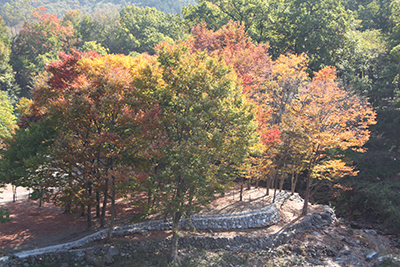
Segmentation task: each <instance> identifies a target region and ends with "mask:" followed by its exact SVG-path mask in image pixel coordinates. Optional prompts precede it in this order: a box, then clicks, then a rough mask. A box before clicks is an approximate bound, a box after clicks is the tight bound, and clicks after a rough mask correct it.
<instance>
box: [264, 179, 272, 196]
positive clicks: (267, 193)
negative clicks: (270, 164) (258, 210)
mask: <svg viewBox="0 0 400 267" xmlns="http://www.w3.org/2000/svg"><path fill="white" fill-rule="evenodd" d="M270 180H271V178H270V176H269V175H268V176H267V192H266V193H265V195H267V196H269V184H270V182H271V181H270Z"/></svg>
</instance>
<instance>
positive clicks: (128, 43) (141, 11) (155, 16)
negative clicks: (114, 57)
mask: <svg viewBox="0 0 400 267" xmlns="http://www.w3.org/2000/svg"><path fill="white" fill-rule="evenodd" d="M120 16H121V20H120V23H121V27H120V30H119V43H120V45H119V47H118V49H119V50H117V51H115V52H118V53H124V54H129V53H130V52H137V53H143V52H147V53H149V54H154V53H155V50H154V48H155V46H156V45H157V44H158V43H160V42H161V41H169V42H172V41H173V40H178V39H182V38H183V37H184V34H185V30H184V26H183V23H182V20H181V19H180V17H179V16H174V15H172V14H165V13H163V12H161V11H158V10H157V9H155V8H150V7H142V8H140V7H136V6H126V7H124V8H123V9H122V10H121V12H120ZM111 52H113V51H111Z"/></svg>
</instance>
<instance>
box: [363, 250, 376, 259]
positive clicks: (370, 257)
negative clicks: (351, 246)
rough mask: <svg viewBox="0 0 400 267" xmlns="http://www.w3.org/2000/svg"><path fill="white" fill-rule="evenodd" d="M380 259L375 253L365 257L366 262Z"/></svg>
mask: <svg viewBox="0 0 400 267" xmlns="http://www.w3.org/2000/svg"><path fill="white" fill-rule="evenodd" d="M376 258H378V252H376V251H373V252H371V253H368V254H367V256H365V260H366V261H372V260H374V259H376Z"/></svg>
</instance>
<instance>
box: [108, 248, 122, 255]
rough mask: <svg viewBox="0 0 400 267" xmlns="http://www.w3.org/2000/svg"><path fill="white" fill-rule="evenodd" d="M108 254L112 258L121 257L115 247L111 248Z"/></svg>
mask: <svg viewBox="0 0 400 267" xmlns="http://www.w3.org/2000/svg"><path fill="white" fill-rule="evenodd" d="M107 254H108V255H110V256H111V257H114V256H117V255H119V250H118V249H117V248H116V247H114V246H110V247H109V248H108V250H107Z"/></svg>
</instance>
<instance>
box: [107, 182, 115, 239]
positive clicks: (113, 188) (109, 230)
mask: <svg viewBox="0 0 400 267" xmlns="http://www.w3.org/2000/svg"><path fill="white" fill-rule="evenodd" d="M111 186H112V188H111V218H110V226H109V228H108V233H107V238H106V243H109V242H111V238H112V232H113V228H114V219H115V177H112V184H111Z"/></svg>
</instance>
